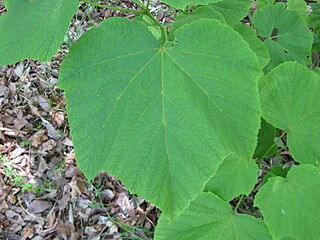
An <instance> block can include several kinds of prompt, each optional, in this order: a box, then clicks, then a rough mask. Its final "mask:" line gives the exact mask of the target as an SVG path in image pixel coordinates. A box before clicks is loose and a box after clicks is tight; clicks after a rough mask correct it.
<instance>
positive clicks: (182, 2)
mask: <svg viewBox="0 0 320 240" xmlns="http://www.w3.org/2000/svg"><path fill="white" fill-rule="evenodd" d="M220 1H222V0H161V2H164V3H166V4H168V5H170V6H171V7H174V8H178V9H184V8H185V7H187V6H189V5H202V4H208V3H214V2H220Z"/></svg>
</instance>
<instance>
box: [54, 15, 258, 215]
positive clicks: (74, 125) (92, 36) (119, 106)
mask: <svg viewBox="0 0 320 240" xmlns="http://www.w3.org/2000/svg"><path fill="white" fill-rule="evenodd" d="M213 31H214V32H215V33H216V34H214V35H213V34H212V32H213ZM175 36H176V41H175V42H176V45H174V46H172V45H171V44H166V45H165V46H161V45H160V44H159V42H158V41H157V40H156V38H155V37H154V36H153V35H152V33H151V32H150V31H149V30H148V29H147V27H146V26H145V25H144V24H142V23H140V22H137V21H129V20H126V19H110V20H107V21H105V22H104V23H102V24H101V26H100V27H98V28H94V29H92V30H90V31H88V32H87V33H86V34H85V35H84V36H83V37H82V38H81V39H80V40H79V41H78V42H77V43H76V44H75V45H74V46H73V47H72V48H71V50H70V53H69V55H68V56H67V58H66V60H65V61H64V63H63V66H62V69H61V71H60V84H61V86H62V87H63V89H64V90H65V91H66V99H67V104H68V117H69V120H70V124H71V134H72V138H73V143H74V146H75V151H76V154H77V161H78V165H79V166H80V168H81V169H82V171H83V172H84V174H85V175H86V176H87V177H88V178H89V179H91V178H93V177H94V176H95V175H96V174H97V173H98V172H99V171H100V170H106V171H108V172H110V173H111V174H113V175H114V176H116V177H118V178H120V179H121V180H122V181H123V182H124V184H125V185H126V187H128V189H129V190H130V191H131V192H132V193H138V194H140V196H142V197H144V198H146V199H148V200H150V201H151V202H153V203H154V204H156V205H157V206H158V207H159V208H161V209H162V210H163V212H165V213H166V214H167V216H169V217H172V216H174V215H177V214H179V213H181V212H182V211H183V210H184V209H185V208H186V207H187V206H188V204H189V202H190V200H192V199H194V198H195V197H196V196H197V195H198V194H199V193H200V192H201V191H202V190H203V188H204V185H205V183H206V182H207V181H208V180H209V179H210V178H211V177H212V176H213V175H214V174H215V172H216V170H217V168H218V166H219V165H220V164H221V163H222V161H223V159H224V158H226V157H227V156H229V155H230V154H231V153H234V154H236V155H237V156H239V157H242V158H244V159H249V158H251V156H252V154H253V152H254V147H255V145H256V136H257V134H258V128H259V118H260V110H259V109H260V107H259V99H258V89H257V79H258V78H259V77H260V74H261V72H260V70H259V66H258V61H257V58H256V57H255V54H254V53H253V52H252V51H251V50H250V49H249V47H248V45H247V43H246V42H245V41H244V40H243V39H242V38H241V37H240V36H239V34H237V33H235V32H234V31H233V30H232V29H231V28H230V27H228V26H226V25H223V24H221V23H220V22H218V21H215V20H198V21H195V22H193V23H191V24H188V25H186V26H184V27H181V28H179V29H178V30H177V31H176V33H175ZM106 43H108V44H106ZM234 53H237V54H236V55H235V54H234ZM226 73H227V74H226ZM191 179H192V180H191Z"/></svg>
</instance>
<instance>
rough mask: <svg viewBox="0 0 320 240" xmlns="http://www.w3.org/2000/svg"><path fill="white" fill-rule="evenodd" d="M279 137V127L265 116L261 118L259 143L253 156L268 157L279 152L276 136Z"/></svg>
mask: <svg viewBox="0 0 320 240" xmlns="http://www.w3.org/2000/svg"><path fill="white" fill-rule="evenodd" d="M276 137H277V129H276V128H275V127H274V126H272V125H271V124H270V123H268V122H267V121H266V120H264V119H263V118H262V119H261V127H260V130H259V135H258V144H257V147H256V150H255V151H254V154H253V157H254V158H257V157H260V158H261V157H268V156H272V155H275V154H276V153H277V149H278V148H277V145H275V144H274V143H275V138H276Z"/></svg>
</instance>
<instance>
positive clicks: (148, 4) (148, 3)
mask: <svg viewBox="0 0 320 240" xmlns="http://www.w3.org/2000/svg"><path fill="white" fill-rule="evenodd" d="M150 2H151V1H150V0H148V2H147V8H149V6H150Z"/></svg>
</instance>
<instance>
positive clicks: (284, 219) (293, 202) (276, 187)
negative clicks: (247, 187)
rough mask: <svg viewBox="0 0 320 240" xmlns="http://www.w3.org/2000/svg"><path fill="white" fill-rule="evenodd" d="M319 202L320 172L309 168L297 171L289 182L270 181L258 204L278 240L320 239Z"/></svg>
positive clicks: (275, 178)
mask: <svg viewBox="0 0 320 240" xmlns="http://www.w3.org/2000/svg"><path fill="white" fill-rule="evenodd" d="M318 156H319V155H318ZM319 202H320V172H319V169H318V168H316V167H314V166H311V165H308V164H306V165H301V166H296V167H293V168H292V169H291V170H290V171H289V173H288V174H287V177H286V178H282V177H272V178H270V179H269V180H268V182H267V183H266V184H265V185H264V186H262V187H261V189H260V190H259V192H258V194H257V195H256V200H255V203H256V205H257V206H258V207H259V208H260V210H261V212H262V214H263V218H264V222H265V224H266V225H267V227H268V229H269V232H270V234H271V235H272V237H273V239H275V240H280V239H283V238H284V237H292V238H293V239H296V240H305V239H314V240H316V239H319V235H320V228H319V226H320V218H319V215H320V205H319Z"/></svg>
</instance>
